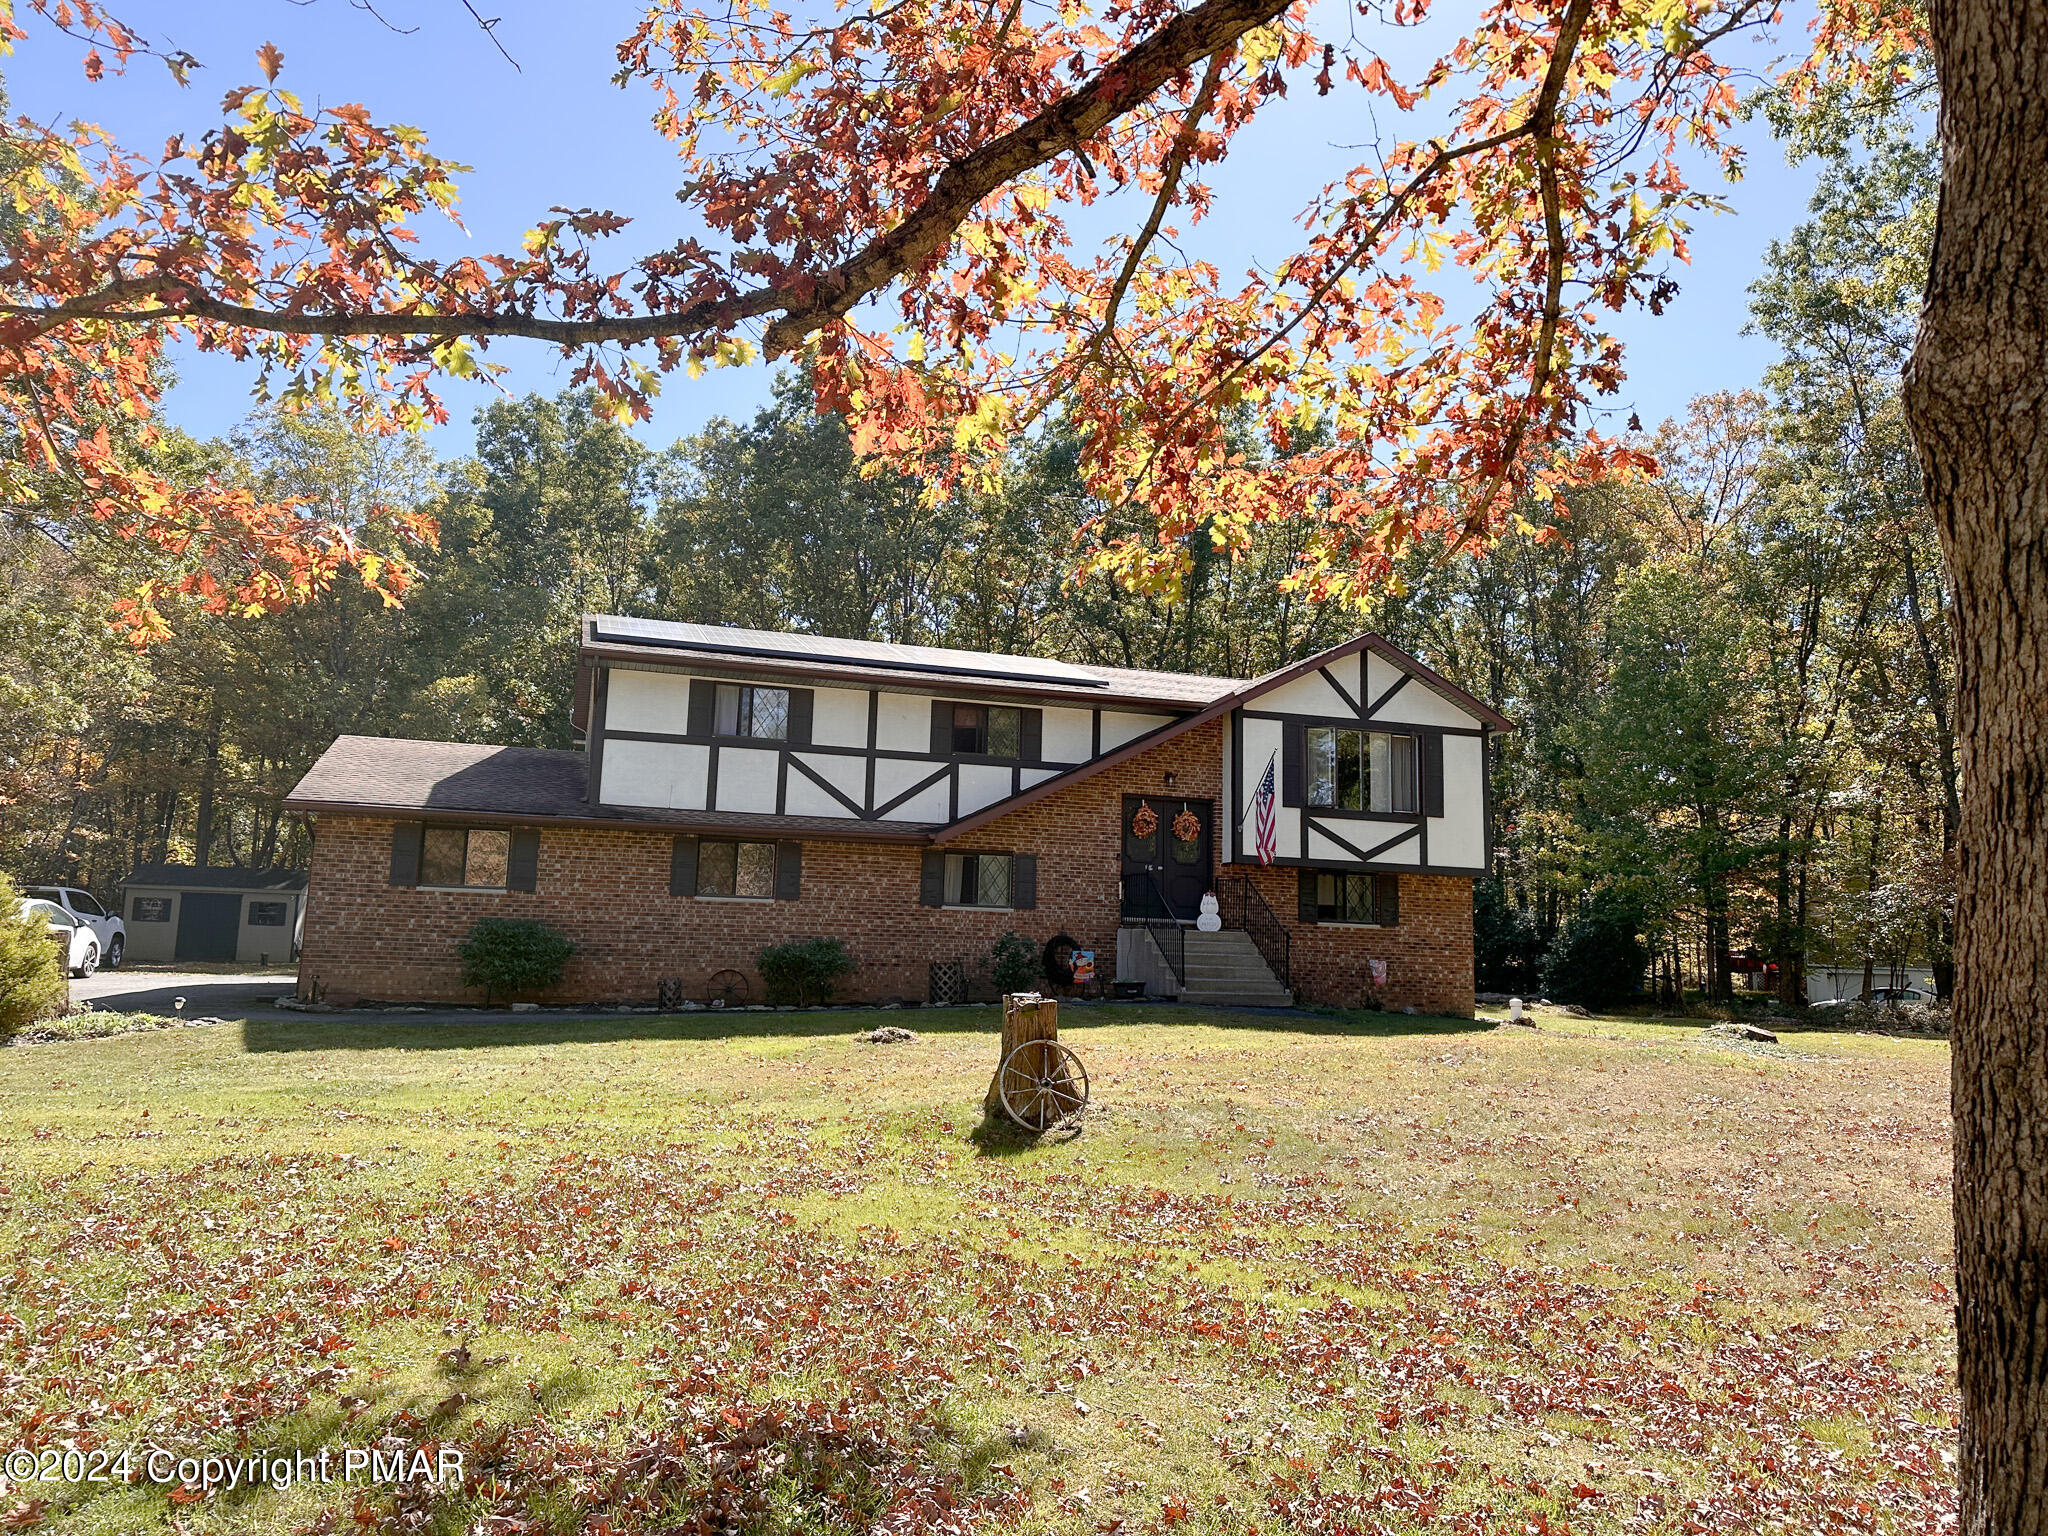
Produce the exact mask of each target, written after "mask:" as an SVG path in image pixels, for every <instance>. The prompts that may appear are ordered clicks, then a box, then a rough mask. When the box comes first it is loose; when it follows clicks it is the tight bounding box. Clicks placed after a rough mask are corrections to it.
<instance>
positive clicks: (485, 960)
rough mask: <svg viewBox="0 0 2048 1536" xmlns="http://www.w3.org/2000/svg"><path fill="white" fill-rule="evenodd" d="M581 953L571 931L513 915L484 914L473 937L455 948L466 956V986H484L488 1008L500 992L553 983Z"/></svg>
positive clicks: (463, 972)
mask: <svg viewBox="0 0 2048 1536" xmlns="http://www.w3.org/2000/svg"><path fill="white" fill-rule="evenodd" d="M575 952H576V946H575V945H573V944H571V943H570V942H569V936H568V935H567V934H565V933H562V932H560V931H559V930H557V929H554V928H550V927H549V926H548V925H547V924H546V923H536V922H533V921H531V920H530V919H525V918H509V917H483V918H478V919H477V924H476V926H475V927H474V928H472V929H470V930H469V937H468V938H466V939H464V940H463V941H462V942H461V943H460V944H458V945H456V946H455V953H456V954H458V955H460V956H461V957H462V984H463V985H464V986H465V987H482V988H483V989H484V1004H485V1006H486V1007H488V1006H489V1005H490V1002H491V1000H492V998H493V996H495V995H496V994H498V993H500V992H502V993H504V994H506V995H507V996H510V995H512V994H513V993H517V992H530V991H533V990H534V989H535V988H537V987H551V986H553V985H554V984H555V983H556V982H558V981H560V980H561V979H562V968H563V967H564V966H566V965H567V964H568V963H569V957H570V956H571V955H573V954H574V953H575Z"/></svg>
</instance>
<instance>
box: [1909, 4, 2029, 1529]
mask: <svg viewBox="0 0 2048 1536" xmlns="http://www.w3.org/2000/svg"><path fill="white" fill-rule="evenodd" d="M1931 20H1932V31H1933V42H1934V53H1935V61H1936V66H1937V69H1938V71H1939V74H1940V80H1941V144H1942V181H1941V211H1940V219H1939V223H1938V225H1937V229H1936V235H1935V244H1934V265H1933V270H1932V271H1931V272H1930V273H1929V275H1928V283H1927V300H1926V304H1925V307H1924V308H1923V310H1922V312H1921V320H1920V332H1919V336H1918V338H1917V340H1916V341H1915V343H1914V348H1913V358H1912V362H1911V363H1910V364H1909V365H1908V367H1907V370H1906V407H1907V417H1908V421H1909V423H1910V425H1911V427H1912V432H1913V440H1914V443H1915V446H1916V447H1917V448H1918V450H1919V454H1920V462H1921V467H1922V469H1923V470H1924V472H1925V474H1926V479H1927V495H1928V500H1929V503H1930V504H1931V506H1932V508H1933V511H1934V516H1935V521H1936V523H1937V525H1938V526H1939V528H1940V529H1941V537H1942V543H1943V545H1944V547H1945V548H1946V551H1947V554H1948V568H1949V571H1950V573H1951V580H1952V581H1953V583H1954V590H1955V608H1954V612H1955V621H1956V642H1957V645H1956V650H1957V689H1956V734H1957V736H1958V738H1959V739H1960V742H1961V758H1962V761H1961V771H1962V790H1961V795H1960V800H1961V816H1962V826H1961V837H1960V839H1959V846H1958V858H1957V882H1956V955H1955V960H1956V993H1955V1013H1954V1019H1955V1028H1954V1071H1955V1086H1954V1090H1953V1096H1954V1108H1955V1135H1956V1181H1955V1213H1956V1290H1957V1300H1958V1306H1957V1311H1956V1318H1957V1321H1956V1332H1957V1354H1958V1362H1957V1364H1958V1378H1959V1383H1960V1386H1961V1388H1962V1402H1963V1414H1962V1443H1961V1451H1960V1460H1959V1464H1958V1467H1957V1474H1958V1478H1959V1481H1960V1486H1961V1496H1962V1521H1961V1532H1962V1536H1993V1533H1996V1536H2041V1533H2044V1532H2048V1028H2044V1027H2043V1023H2042V1008H2041V1002H2040V986H2041V978H2042V977H2043V976H2048V0H1933V4H1932V10H1931Z"/></svg>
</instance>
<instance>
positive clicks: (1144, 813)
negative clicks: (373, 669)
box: [286, 616, 1512, 1014]
mask: <svg viewBox="0 0 2048 1536" xmlns="http://www.w3.org/2000/svg"><path fill="white" fill-rule="evenodd" d="M578 649H579V654H578V671H577V688H576V700H575V706H574V723H575V726H576V729H577V731H578V732H579V734H580V735H581V737H582V739H583V743H584V745H583V747H582V749H581V750H575V751H542V750H537V749H531V748H519V747H490V746H476V745H469V744H464V743H459V742H438V741H400V740H391V739H385V738H371V737H360V736H344V737H342V738H340V739H339V740H337V741H336V742H335V743H334V745H333V746H332V747H331V748H330V749H329V750H328V751H327V753H326V754H325V755H324V756H323V757H322V758H321V759H320V761H319V762H318V763H317V764H315V765H314V767H313V769H312V770H311V771H310V772H309V773H308V774H307V775H306V777H305V778H304V779H303V780H302V781H301V782H300V783H299V785H298V787H297V788H296V789H295V790H294V791H293V792H292V795H291V797H290V799H289V800H288V801H287V802H286V803H287V805H288V806H289V807H290V808H291V809H292V810H295V811H299V812H303V813H305V814H307V815H309V816H310V817H312V818H313V822H314V829H315V831H314V853H313V860H312V883H311V888H310V890H309V893H308V909H307V918H306V932H305V942H304V946H303V950H302V954H301V959H300V972H299V982H300V990H301V993H302V995H306V996H309V997H310V996H315V995H317V996H320V997H323V998H325V999H327V1000H329V1001H335V1002H344V1001H351V1000H357V999H362V998H377V999H386V1000H418V1001H434V1000H465V999H470V998H471V995H470V994H468V993H466V992H465V991H464V989H463V987H462V986H461V984H460V981H459V979H458V965H457V960H456V956H455V948H456V945H457V944H458V943H459V942H460V941H461V940H462V938H463V937H464V935H466V934H467V933H468V931H469V929H470V927H471V926H472V925H473V924H474V923H475V922H476V921H477V920H478V919H479V918H482V917H487V916H506V917H522V918H535V919H539V920H542V921H545V922H547V923H549V924H552V925H553V926H555V927H557V928H560V929H562V930H563V931H565V932H566V933H567V934H568V935H569V936H570V938H571V939H572V940H573V941H574V943H575V946H576V953H575V956H574V957H573V958H572V960H571V961H570V964H569V969H568V972H567V974H566V975H565V977H564V979H563V981H562V982H561V983H560V984H559V986H557V987H556V988H555V989H554V990H553V992H552V993H551V994H544V995H542V997H541V999H540V1000H542V1001H553V1002H600V1001H618V1002H628V1001H653V1000H655V999H657V998H664V999H666V1000H667V1001H669V1002H670V1003H674V1002H676V1001H679V1000H682V999H686V998H701V997H706V996H711V995H722V996H725V997H729V998H738V997H747V996H752V997H754V998H756V999H758V997H759V991H758V978H757V977H756V976H755V975H754V971H753V965H754V958H755V956H756V955H757V954H758V953H759V952H760V950H761V949H762V948H763V947H764V946H766V945H769V944H772V943H777V942H781V941H783V940H786V939H792V938H808V937H814V936H821V935H826V936H836V937H839V938H841V939H843V940H845V941H846V943H847V944H848V946H849V947H850V949H851V950H852V953H853V956H854V959H855V962H856V966H857V970H856V973H855V975H854V976H853V977H852V978H851V980H850V982H849V983H848V984H847V985H846V986H845V987H844V988H843V989H842V993H841V995H842V996H843V997H845V998H847V999H849V1000H868V1001H873V1000H884V999H889V998H897V999H902V1000H906V1001H919V1002H922V1001H925V1000H928V999H929V1000H935V1001H936V1000H950V999H951V997H953V996H954V995H956V994H957V991H958V988H959V985H960V980H961V968H962V967H966V968H968V969H969V970H971V969H972V967H973V966H974V964H975V963H976V962H978V961H980V960H982V959H983V958H984V957H986V955H987V954H988V951H989V949H990V947H991V945H992V944H993V943H994V941H995V940H996V939H997V938H998V937H1000V936H1001V935H1002V934H1004V933H1005V932H1006V931H1015V932H1017V933H1020V934H1022V935H1024V936H1025V937H1026V938H1028V939H1030V940H1031V941H1032V942H1033V943H1034V944H1037V945H1044V944H1047V943H1048V942H1049V941H1052V940H1055V939H1065V940H1067V941H1070V942H1072V943H1073V944H1074V945H1075V946H1076V947H1078V948H1082V949H1088V950H1093V951H1094V952H1095V953H1096V955H1097V957H1098V959H1097V969H1098V971H1099V972H1100V973H1102V974H1104V975H1105V976H1106V975H1107V974H1108V973H1109V971H1110V970H1111V968H1112V957H1114V967H1115V969H1116V971H1117V973H1118V974H1119V975H1121V976H1125V977H1143V978H1144V979H1146V981H1147V984H1148V990H1150V991H1151V992H1153V993H1154V994H1159V995H1168V996H1179V997H1182V998H1184V999H1186V1000H1190V1001H1235V1002H1277V1001H1284V1000H1285V999H1286V997H1287V996H1288V995H1290V994H1291V995H1292V996H1294V997H1296V998H1299V999H1302V1000H1306V1001H1316V1002H1325V1003H1334V1004H1344V1005H1350V1004H1358V1003H1360V1002H1364V1001H1366V1000H1368V999H1369V998H1372V999H1377V1000H1379V1001H1382V1002H1384V1003H1385V1004H1386V1005H1388V1006H1391V1007H1397V1008H1398V1007H1401V1006H1404V1005H1413V1006H1415V1007H1416V1008H1418V1009H1422V1010H1425V1011H1430V1012H1446V1013H1457V1014H1469V1013H1470V1012H1471V1011H1472V1001H1473V999H1472V880H1473V877H1474V876H1476V875H1479V874H1483V873H1484V872H1485V870H1486V866H1487V862H1488V852H1489V848H1490V846H1491V838H1490V835H1489V834H1490V824H1489V815H1488V805H1487V747H1488V741H1489V738H1490V736H1491V735H1492V734H1493V733H1496V732H1500V731H1504V730H1509V729H1512V722H1511V721H1509V720H1508V719H1506V718H1505V717H1504V716H1502V715H1501V714H1500V713H1498V712H1497V711H1496V710H1494V709H1492V708H1491V707H1489V706H1488V705H1486V704H1483V703H1481V702H1480V701H1479V700H1477V699H1475V698H1473V697H1471V696H1470V695H1469V694H1467V693H1465V692H1463V691H1462V690H1460V689H1458V688H1457V687H1455V686H1453V685H1452V684H1451V683H1449V682H1447V681H1446V680H1445V679H1443V678H1442V677H1439V676H1438V675H1437V674H1436V673H1434V672H1432V671H1431V670H1430V669H1429V668H1428V667H1426V666H1424V665H1422V663H1420V662H1419V661H1417V660H1416V659H1415V658H1414V657H1412V656H1409V655H1407V654H1406V653H1404V652H1403V651H1401V650H1400V649H1398V648H1397V647H1395V646H1394V645H1392V644H1390V643H1388V642H1387V641H1386V640H1384V639H1382V638H1380V637H1379V636H1377V635H1361V636H1359V637H1357V638H1355V639H1352V640H1350V641H1347V642H1345V643H1344V644H1342V645H1339V646H1336V647H1334V648H1333V649H1331V650H1328V651H1325V652H1323V653H1322V654H1320V655H1317V656H1312V657H1310V658H1308V659H1307V660H1305V661H1301V662H1297V663H1295V664H1293V665H1291V666H1287V667H1283V668H1281V669H1279V670H1277V671H1274V672H1270V673H1268V674H1267V675H1265V676H1264V677H1259V678H1254V679H1252V680H1250V681H1240V680H1236V679H1231V678H1215V677H1194V676H1186V675H1182V674H1178V673H1163V672H1145V671H1136V670H1131V669H1125V668H1115V667H1096V666H1079V665H1074V664H1070V663H1067V662H1059V661H1045V660H1040V659H1036V658H1032V657H1023V656H1004V655H995V654H989V653H984V652H978V651H962V650H945V649H938V648H933V647H927V646H914V645H890V644H880V643H876V642H871V641H853V640H835V639H828V638H825V637H821V636H816V635H807V634H781V633H771V632H765V631H757V630H743V629H729V628H719V627H713V626H708V625H700V624H682V623H668V622H660V621H654V620H647V619H630V618H616V617H610V616H593V617H586V618H585V619H584V620H583V621H582V624H581V633H580V636H579V639H578ZM1269 772H1270V773H1271V775H1272V782H1273V790H1274V793H1273V795H1272V796H1271V801H1270V804H1271V810H1270V813H1269V814H1268V815H1266V816H1265V817H1263V821H1264V833H1263V841H1264V844H1265V847H1266V850H1267V856H1266V858H1265V859H1263V860H1262V858H1261V842H1262V831H1261V822H1262V815H1261V809H1260V794H1259V790H1260V786H1261V784H1262V783H1263V782H1264V781H1265V779H1266V776H1267V774H1268V773H1269ZM1210 894H1214V895H1216V896H1217V897H1218V898H1219V903H1220V907H1221V917H1222V919H1223V930H1222V931H1221V932H1218V933H1205V932H1202V931H1200V930H1199V929H1198V928H1197V927H1196V926H1195V925H1196V919H1197V917H1198V915H1199V913H1200V910H1201V907H1202V899H1203V897H1204V896H1205V895H1210ZM471 1000H473V999H471Z"/></svg>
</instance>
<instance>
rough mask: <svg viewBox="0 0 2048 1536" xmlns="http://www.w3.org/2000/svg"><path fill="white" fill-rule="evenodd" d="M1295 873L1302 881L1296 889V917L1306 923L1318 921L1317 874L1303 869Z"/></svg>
mask: <svg viewBox="0 0 2048 1536" xmlns="http://www.w3.org/2000/svg"><path fill="white" fill-rule="evenodd" d="M1295 873H1296V874H1298V875H1300V876H1301V880H1300V883H1299V884H1298V885H1297V886H1296V888H1295V910H1294V915H1295V916H1296V917H1298V918H1300V919H1301V920H1302V921H1303V922H1304V923H1312V922H1314V921H1315V920H1316V872H1315V871H1314V870H1312V869H1302V870H1297V871H1295Z"/></svg>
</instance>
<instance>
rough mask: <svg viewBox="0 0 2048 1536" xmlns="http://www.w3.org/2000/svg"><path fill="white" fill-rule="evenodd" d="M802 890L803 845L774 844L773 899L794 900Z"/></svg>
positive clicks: (799, 895) (801, 893)
mask: <svg viewBox="0 0 2048 1536" xmlns="http://www.w3.org/2000/svg"><path fill="white" fill-rule="evenodd" d="M803 891H804V845H803V844H802V843H777V844H776V845H775V899H776V900H777V901H796V900H797V899H799V898H800V897H801V896H802V895H803Z"/></svg>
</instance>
